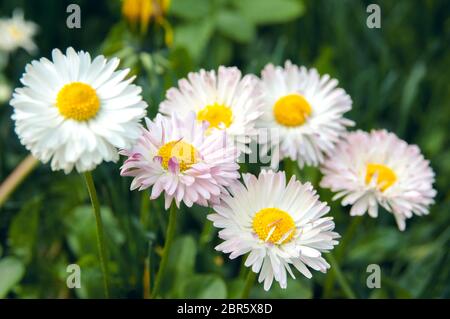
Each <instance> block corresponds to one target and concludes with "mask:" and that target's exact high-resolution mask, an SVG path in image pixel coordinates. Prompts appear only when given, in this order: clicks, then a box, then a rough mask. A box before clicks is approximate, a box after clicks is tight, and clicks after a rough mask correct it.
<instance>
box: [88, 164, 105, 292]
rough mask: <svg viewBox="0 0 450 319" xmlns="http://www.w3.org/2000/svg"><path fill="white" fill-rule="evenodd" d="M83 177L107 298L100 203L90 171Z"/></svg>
mask: <svg viewBox="0 0 450 319" xmlns="http://www.w3.org/2000/svg"><path fill="white" fill-rule="evenodd" d="M84 178H85V180H86V186H87V189H88V191H89V196H90V198H91V203H92V208H93V210H94V215H95V224H96V227H97V248H98V252H99V257H100V267H101V269H102V273H103V286H104V290H105V297H106V298H109V273H108V264H107V262H106V247H105V240H104V236H103V223H102V215H101V213H100V204H99V201H98V197H97V191H96V190H95V185H94V180H93V179H92V173H91V172H85V173H84Z"/></svg>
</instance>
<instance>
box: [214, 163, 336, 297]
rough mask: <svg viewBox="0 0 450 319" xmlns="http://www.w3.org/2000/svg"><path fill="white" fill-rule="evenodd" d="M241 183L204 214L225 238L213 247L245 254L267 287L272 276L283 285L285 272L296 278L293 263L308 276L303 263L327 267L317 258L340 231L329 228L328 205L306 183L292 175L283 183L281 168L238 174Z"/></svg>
mask: <svg viewBox="0 0 450 319" xmlns="http://www.w3.org/2000/svg"><path fill="white" fill-rule="evenodd" d="M243 179H244V183H245V185H243V184H237V185H235V186H233V187H232V189H231V193H232V195H231V196H226V197H224V198H223V200H222V202H221V204H220V205H216V206H214V210H215V212H216V213H215V214H211V215H208V219H209V220H211V221H212V222H213V223H214V226H215V227H218V228H223V229H222V230H221V231H220V232H219V237H220V238H221V239H223V240H224V242H223V243H221V244H220V245H218V246H217V247H216V249H217V250H219V251H222V252H224V253H230V258H231V259H234V258H236V257H239V256H241V255H244V254H246V253H249V255H248V257H247V259H246V261H245V266H247V267H251V268H252V271H253V272H255V273H259V279H258V281H259V282H264V289H265V290H268V289H269V288H270V287H271V285H272V282H273V280H274V279H275V280H276V281H278V282H279V284H280V286H281V287H282V288H286V285H287V273H289V274H290V275H291V276H292V277H293V278H295V276H294V273H293V272H292V267H295V268H296V269H297V270H298V271H299V272H300V273H302V274H303V275H304V276H306V277H307V278H311V277H312V274H311V272H310V270H309V269H308V268H307V267H306V266H308V267H310V268H312V269H314V270H318V271H321V272H326V270H327V269H328V268H329V267H330V266H329V264H328V263H327V262H326V261H325V259H324V258H323V257H322V253H323V252H327V251H329V250H331V249H333V246H334V245H336V244H337V243H338V242H337V241H336V240H335V239H336V238H339V235H338V234H337V233H335V232H333V229H334V222H333V221H332V219H333V218H332V217H324V216H325V215H326V214H327V213H328V212H329V210H330V208H329V207H328V206H327V204H326V203H324V202H320V201H319V196H318V195H316V191H315V190H314V189H313V187H312V185H311V184H310V183H309V182H308V183H305V184H302V183H301V182H299V181H297V180H296V179H295V177H294V176H293V177H292V178H291V179H290V181H289V183H288V184H287V185H286V176H285V173H284V172H282V171H281V172H277V173H274V172H272V171H265V170H262V172H261V173H260V174H259V177H256V176H254V175H251V174H244V175H243Z"/></svg>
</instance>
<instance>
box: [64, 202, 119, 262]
mask: <svg viewBox="0 0 450 319" xmlns="http://www.w3.org/2000/svg"><path fill="white" fill-rule="evenodd" d="M101 215H102V221H103V228H104V232H105V242H106V243H107V245H108V248H109V251H110V252H112V253H114V252H116V251H117V250H118V249H119V246H121V245H122V244H123V243H124V242H125V236H124V234H123V232H122V230H121V229H120V228H119V225H118V223H117V220H116V219H115V218H114V216H113V214H112V212H111V210H110V209H109V207H101ZM66 223H67V227H68V232H67V241H68V243H69V246H70V248H71V249H72V251H73V252H74V253H75V255H76V256H78V257H82V256H84V255H87V254H93V255H94V256H96V255H97V253H98V252H97V230H96V226H95V217H94V213H93V211H92V207H91V206H89V205H84V206H79V207H77V208H75V210H74V211H73V212H72V213H71V214H70V215H69V216H68V217H67V219H66Z"/></svg>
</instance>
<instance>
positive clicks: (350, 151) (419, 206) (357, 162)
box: [320, 130, 436, 230]
mask: <svg viewBox="0 0 450 319" xmlns="http://www.w3.org/2000/svg"><path fill="white" fill-rule="evenodd" d="M321 170H322V172H323V174H324V177H323V179H322V181H321V183H320V185H321V186H322V187H327V188H330V189H331V190H332V191H333V192H336V195H335V196H334V198H333V200H335V199H338V198H341V197H343V199H342V205H344V206H346V205H352V208H351V210H350V215H352V216H357V215H364V214H365V213H366V212H368V213H369V216H371V217H374V218H375V217H377V216H378V205H381V206H382V207H384V208H385V209H386V210H387V211H388V212H391V213H392V214H393V215H394V217H395V219H396V221H397V224H398V228H399V229H400V230H404V229H405V220H406V219H407V218H411V217H412V216H413V215H414V214H416V215H419V216H420V215H426V214H428V206H429V205H430V204H432V203H433V202H434V200H433V198H434V196H435V195H436V191H435V190H434V189H433V182H434V172H433V170H432V169H431V167H430V163H429V161H427V160H425V159H424V157H423V155H422V154H421V152H420V149H419V148H418V147H417V146H416V145H408V144H407V143H406V142H405V141H403V140H401V139H399V138H398V137H397V136H396V135H395V134H393V133H389V132H387V131H385V130H378V131H377V130H374V131H372V132H370V133H366V132H363V131H356V132H352V133H348V134H346V136H345V137H344V139H343V140H342V141H341V142H340V143H339V144H338V145H337V147H336V149H335V150H334V152H333V153H331V154H330V157H329V158H328V159H327V160H326V161H325V163H324V164H323V167H322V169H321Z"/></svg>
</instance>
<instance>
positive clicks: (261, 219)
mask: <svg viewBox="0 0 450 319" xmlns="http://www.w3.org/2000/svg"><path fill="white" fill-rule="evenodd" d="M253 230H254V231H255V233H256V234H257V235H258V237H259V239H261V240H263V241H268V242H271V243H272V244H283V243H287V242H289V241H290V240H291V239H292V237H294V233H295V223H294V220H293V219H292V217H291V215H289V214H288V213H287V212H285V211H283V210H281V209H278V208H264V209H261V210H260V211H259V212H257V213H256V214H255V217H253Z"/></svg>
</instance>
